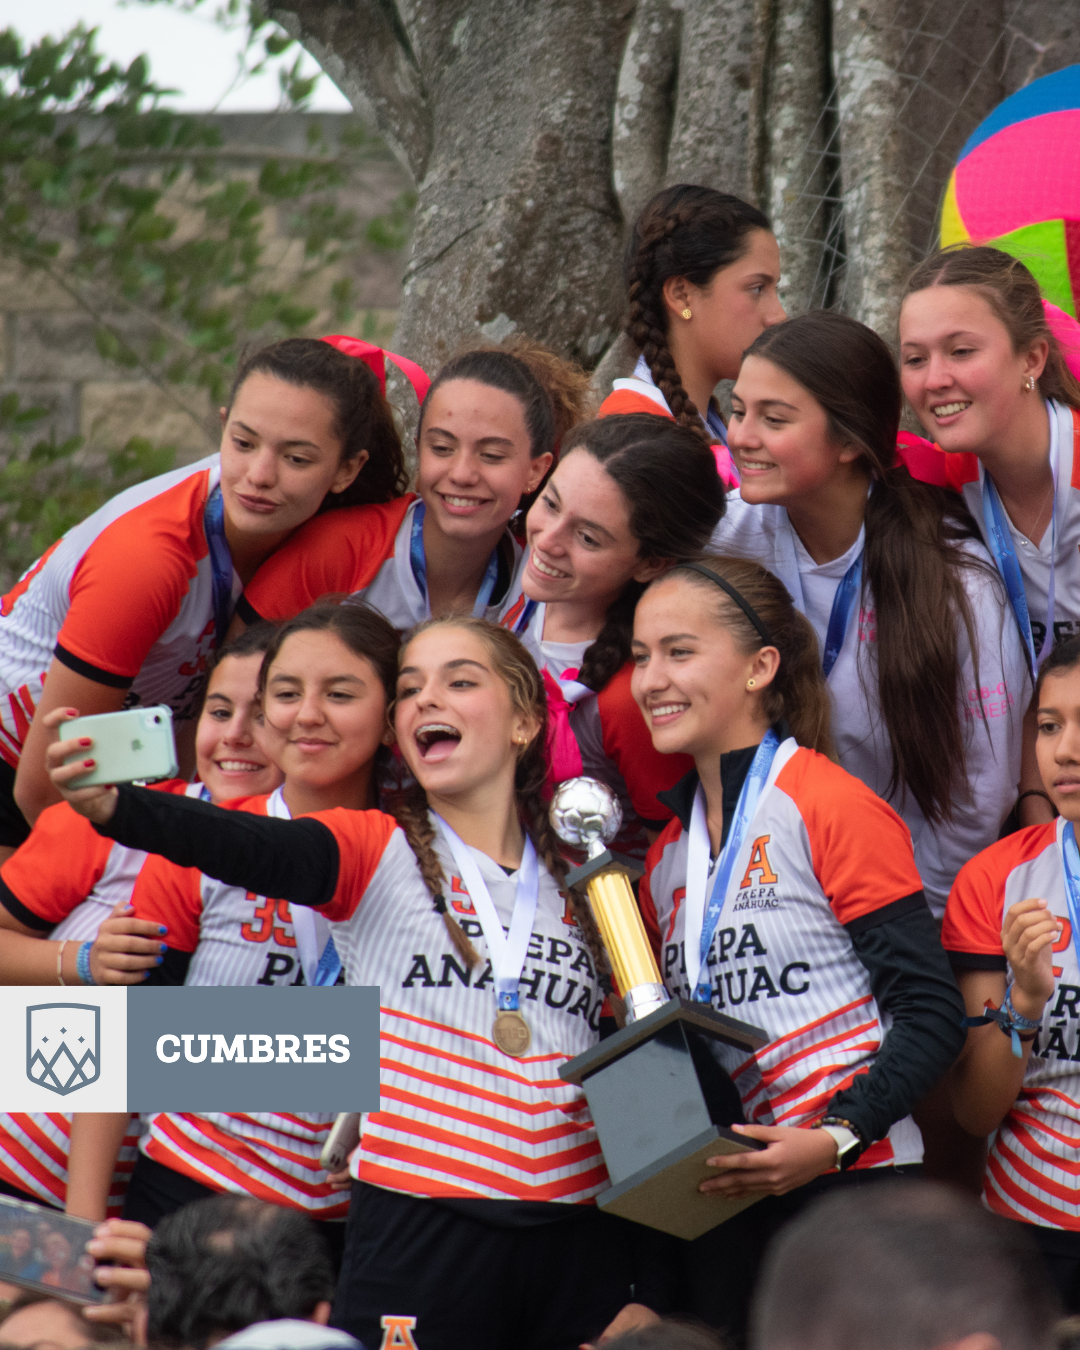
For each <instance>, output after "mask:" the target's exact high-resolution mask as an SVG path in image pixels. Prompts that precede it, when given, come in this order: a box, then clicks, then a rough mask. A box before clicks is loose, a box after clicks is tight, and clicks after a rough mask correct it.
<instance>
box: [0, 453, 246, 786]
mask: <svg viewBox="0 0 1080 1350" xmlns="http://www.w3.org/2000/svg"><path fill="white" fill-rule="evenodd" d="M220 476H221V469H220V465H219V460H218V456H217V455H211V456H209V457H208V458H206V459H203V460H200V461H199V462H198V463H196V464H189V465H186V466H185V467H184V468H182V469H176V470H174V471H173V472H172V473H167V474H162V475H161V476H160V477H158V478H152V479H150V481H149V482H146V483H138V484H136V485H135V486H134V487H131V488H128V489H127V491H125V492H121V493H119V494H118V495H117V496H115V497H114V498H113V499H112V501H109V502H106V503H105V505H104V506H102V507H101V508H100V509H99V510H97V511H95V512H94V513H93V515H91V516H88V517H87V519H86V520H84V521H82V523H81V524H79V525H75V526H73V527H72V528H71V529H70V530H68V532H67V534H65V535H64V536H63V538H62V539H59V540H58V541H57V542H56V543H55V544H54V545H53V546H52V547H51V548H50V549H48V550H47V552H45V553H44V554H43V555H42V556H41V557H40V558H39V559H38V560H37V562H35V563H34V564H33V566H32V567H30V568H29V569H28V570H27V572H26V573H25V574H24V575H23V576H22V577H21V578H20V580H19V581H18V582H17V583H16V585H15V586H14V587H13V588H12V589H11V590H10V591H9V592H8V593H7V595H5V596H4V597H3V599H2V600H0V755H3V757H4V759H6V760H7V762H8V763H9V764H11V765H13V766H14V765H17V764H18V762H19V755H20V754H21V753H22V746H23V741H24V740H25V738H26V734H27V731H28V730H29V727H30V721H31V719H32V718H33V715H34V710H35V708H36V707H37V704H38V700H39V699H40V697H41V691H42V688H43V687H44V681H45V676H46V674H47V673H48V670H49V666H50V665H51V664H52V660H53V657H54V656H56V657H57V658H58V659H59V660H61V661H62V662H63V663H64V664H65V665H67V666H68V667H69V668H70V669H72V670H74V671H75V672H76V673H77V674H80V675H85V676H86V677H87V678H89V679H92V680H95V681H97V682H98V683H101V684H106V685H112V686H115V687H116V688H120V689H126V690H127V691H128V694H127V705H128V706H129V707H130V706H135V705H137V704H142V705H150V704H157V703H165V704H168V706H169V707H170V708H171V709H172V710H173V715H174V717H176V718H178V719H184V718H190V717H192V716H194V712H195V705H196V703H197V701H198V697H199V694H200V691H201V689H202V683H203V679H204V676H205V671H206V663H207V658H208V656H209V654H210V651H211V649H212V648H213V644H214V600H213V577H212V573H211V565H210V556H209V550H208V547H207V542H206V533H205V526H204V512H205V508H206V502H207V498H208V497H209V495H210V493H211V492H212V491H213V490H214V488H215V487H216V486H217V484H218V481H219V479H220ZM240 589H241V583H240V579H239V577H237V576H236V575H235V574H234V575H233V597H234V598H235V597H237V596H239V594H240Z"/></svg>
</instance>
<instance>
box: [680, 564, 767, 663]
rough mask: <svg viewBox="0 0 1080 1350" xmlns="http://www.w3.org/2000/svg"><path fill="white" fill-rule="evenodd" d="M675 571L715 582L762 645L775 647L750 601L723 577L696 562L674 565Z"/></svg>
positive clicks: (763, 622)
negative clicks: (737, 607)
mask: <svg viewBox="0 0 1080 1350" xmlns="http://www.w3.org/2000/svg"><path fill="white" fill-rule="evenodd" d="M675 570H676V571H683V572H697V573H698V575H699V576H703V577H708V579H709V580H710V581H715V582H716V584H717V585H718V586H719V587H720V589H721V590H722V591H726V592H727V594H728V595H730V596H731V598H732V600H734V601H735V603H736V604H737V605H738V606H739V608H740V609H741V610H742V612H743V613H744V614H745V615H746V617H747V618H748V619H749V620H750V622H751V623H752V624H753V625H754V627H755V628H756V629H757V631H758V636H759V637H760V638H761V641H762V644H763V645H764V646H766V647H775V646H776V643H775V642H774V641H773V638H772V634H771V633H770V632H769V630H768V628H766V626H765V621H764V620H763V619H762V617H761V615H760V614H759V613H758V612H757V610H756V609H755V608H754V606H753V605H752V604H751V603H750V601H749V600H747V599H746V598H745V596H742V595H740V594H739V592H738V591H737V590H736V589H735V587H734V586H733V585H732V584H731V582H730V581H727V580H725V579H724V577H722V576H720V575H719V574H718V573H716V572H713V571H712V570H711V569H710V568H708V567H702V565H701V563H696V562H680V563H676V564H675Z"/></svg>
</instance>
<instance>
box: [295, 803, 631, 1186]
mask: <svg viewBox="0 0 1080 1350" xmlns="http://www.w3.org/2000/svg"><path fill="white" fill-rule="evenodd" d="M317 819H319V820H321V821H322V822H323V823H324V824H325V825H327V826H328V827H329V828H330V829H331V830H332V831H333V833H334V835H335V837H336V838H337V841H338V845H339V848H340V851H341V863H340V871H339V876H338V885H337V891H336V893H335V895H334V897H333V899H332V901H331V902H330V903H329V904H328V905H326V906H324V907H323V912H324V913H325V914H326V916H327V918H329V919H330V920H331V921H332V923H331V928H332V932H333V937H334V942H335V944H336V946H337V949H338V951H339V953H340V955H341V958H342V960H343V961H344V963H345V970H346V973H347V977H348V983H349V984H354V985H356V984H359V985H373V984H377V985H379V986H381V989H382V998H381V1006H382V1042H381V1090H382V1105H381V1109H380V1110H379V1111H376V1112H372V1113H371V1114H369V1115H367V1116H366V1117H365V1119H364V1122H363V1131H362V1137H361V1142H360V1146H359V1148H358V1149H357V1150H356V1151H355V1152H354V1154H353V1157H352V1161H351V1164H350V1166H351V1170H352V1174H353V1176H355V1177H358V1178H359V1179H360V1180H362V1181H366V1182H370V1183H372V1184H373V1185H376V1186H381V1187H384V1188H385V1189H387V1190H392V1191H399V1192H403V1193H406V1194H412V1195H419V1196H462V1197H464V1196H473V1197H486V1198H489V1199H496V1200H554V1201H561V1202H569V1203H574V1202H577V1203H582V1202H587V1201H590V1200H591V1199H592V1198H593V1197H594V1196H595V1195H596V1194H597V1192H598V1191H600V1190H602V1189H604V1187H605V1186H606V1185H607V1184H608V1178H607V1170H606V1168H605V1166H604V1161H603V1158H602V1156H601V1153H600V1145H599V1142H598V1140H597V1137H596V1130H595V1127H594V1125H593V1122H592V1119H591V1117H590V1115H589V1111H588V1107H587V1105H586V1101H585V1097H584V1094H583V1093H582V1091H581V1089H580V1088H578V1087H576V1086H574V1085H573V1084H571V1083H564V1082H563V1081H562V1079H561V1078H560V1077H559V1067H560V1065H562V1064H565V1063H566V1062H567V1060H570V1059H572V1058H573V1057H574V1056H575V1055H578V1054H580V1053H581V1052H582V1051H584V1050H586V1049H588V1048H589V1047H590V1046H592V1045H594V1044H595V1042H596V1039H597V1032H598V1028H599V1021H600V1010H601V1007H602V1004H603V994H602V992H601V990H600V988H599V986H598V984H597V980H596V976H595V973H594V969H593V963H592V959H591V957H590V955H589V951H588V948H587V947H586V945H585V942H584V940H583V938H582V936H581V932H580V930H579V928H578V925H577V923H576V921H575V920H574V918H573V915H572V913H571V911H570V907H569V902H568V901H567V900H566V898H565V897H564V896H563V895H562V894H561V893H560V891H559V888H558V886H557V885H556V883H555V881H554V879H553V878H552V877H551V875H550V874H549V873H548V872H547V870H546V869H545V868H544V867H543V865H542V864H541V867H540V895H539V903H538V906H537V912H536V919H535V922H534V924H533V933H532V939H531V941H530V943H529V947H528V951H527V954H526V958H525V964H524V968H523V970H522V973H521V982H520V986H519V991H520V999H521V1012H522V1014H523V1015H524V1017H525V1019H526V1020H527V1022H528V1024H529V1027H530V1030H531V1032H532V1044H531V1046H530V1047H529V1049H528V1050H527V1051H526V1053H525V1054H524V1055H522V1056H521V1057H520V1058H513V1057H511V1056H509V1055H507V1054H505V1053H504V1052H503V1051H502V1050H500V1049H499V1048H498V1046H497V1045H496V1044H495V1042H494V1041H493V1040H492V1035H491V1029H492V1023H493V1021H494V1018H495V1012H496V1007H495V995H494V991H493V981H492V973H491V962H490V960H489V958H488V953H487V947H486V944H485V942H484V937H483V930H482V927H481V924H480V922H479V920H478V918H477V916H476V912H475V910H474V907H473V903H472V900H471V898H470V896H469V893H468V889H467V887H466V886H465V885H464V884H463V882H462V880H461V878H460V877H459V876H458V875H457V869H456V867H455V865H454V861H453V857H452V856H451V854H450V852H449V850H448V849H447V848H446V847H445V845H444V844H443V842H442V839H441V837H440V836H438V835H437V836H436V844H435V849H436V852H437V854H438V857H439V861H440V862H441V864H442V867H443V873H444V875H445V876H446V877H447V878H448V879H449V880H448V883H447V887H446V895H445V898H446V901H447V903H448V905H449V907H450V909H451V911H452V912H453V913H454V915H455V917H456V918H457V919H458V920H459V922H460V923H461V926H462V928H463V929H464V930H465V932H466V934H467V936H468V937H469V938H470V940H471V941H472V942H473V944H474V946H475V947H476V950H477V952H478V954H479V956H480V963H479V965H477V966H475V967H473V968H472V969H471V970H470V969H469V967H468V966H467V965H466V963H465V961H464V960H463V958H462V957H461V955H460V954H459V953H458V951H457V950H456V948H455V947H454V945H453V942H452V941H451V939H450V935H449V933H448V932H447V929H446V926H445V924H444V923H443V920H442V918H441V917H440V915H439V914H438V913H437V912H436V911H435V908H434V903H433V901H432V897H431V894H430V893H429V891H428V889H427V886H426V885H425V884H424V881H423V878H422V876H421V874H420V869H419V867H418V865H417V861H416V857H415V855H414V854H413V852H412V849H411V848H410V847H409V844H408V842H407V840H406V838H405V835H404V833H403V831H402V830H401V829H399V828H398V827H397V825H396V823H395V821H394V820H393V819H392V818H391V817H390V816H387V815H384V814H383V813H381V812H379V811H345V810H338V811H328V812H321V813H319V815H318V816H317ZM472 852H473V856H474V858H475V859H476V864H477V866H478V867H479V869H480V872H481V875H482V876H483V878H484V880H485V882H486V883H487V887H488V890H489V892H490V894H491V899H492V901H493V903H494V905H495V908H496V910H497V912H498V915H499V919H500V921H501V923H502V926H503V928H504V929H508V928H509V925H510V920H511V915H512V913H513V905H514V896H515V890H516V885H517V873H514V874H513V875H512V876H507V875H506V873H505V872H503V870H502V868H500V867H499V866H498V865H497V864H496V863H494V862H493V861H492V860H491V859H490V858H488V857H487V856H486V855H485V854H483V853H480V852H479V851H478V850H476V849H473V850H472Z"/></svg>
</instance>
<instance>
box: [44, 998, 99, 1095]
mask: <svg viewBox="0 0 1080 1350" xmlns="http://www.w3.org/2000/svg"><path fill="white" fill-rule="evenodd" d="M100 1033H101V1010H100V1009H99V1008H96V1007H94V1006H93V1005H92V1004H86V1003H39V1004H37V1005H36V1006H35V1007H33V1008H27V1010H26V1076H27V1078H29V1079H30V1081H31V1083H37V1084H38V1086H39V1087H46V1088H48V1089H49V1091H50V1092H56V1093H59V1094H60V1096H61V1097H66V1096H67V1095H68V1093H69V1092H74V1091H75V1090H76V1089H77V1088H81V1087H86V1086H87V1085H88V1084H89V1083H96V1082H97V1080H98V1078H99V1077H100V1076H101V1062H100V1050H99V1040H100Z"/></svg>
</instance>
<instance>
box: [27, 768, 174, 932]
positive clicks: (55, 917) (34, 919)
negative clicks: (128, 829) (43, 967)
mask: <svg viewBox="0 0 1080 1350" xmlns="http://www.w3.org/2000/svg"><path fill="white" fill-rule="evenodd" d="M154 787H155V791H158V792H179V793H188V794H190V795H196V794H198V792H199V790H200V788H199V785H198V784H192V783H187V782H185V781H184V780H183V779H182V778H171V779H170V780H169V781H168V782H166V783H157V784H155V785H154ZM146 858H147V855H146V854H145V853H144V852H143V851H142V850H141V849H135V848H125V847H124V846H123V845H122V844H116V843H113V841H112V840H111V839H105V838H103V837H102V836H101V835H100V834H98V832H97V831H96V830H95V829H94V827H93V826H92V825H91V824H90V822H89V821H88V820H87V819H86V818H85V816H80V815H79V814H78V812H76V811H73V810H72V808H71V807H70V806H69V805H68V804H67V802H57V803H56V804H55V805H53V806H49V807H46V809H45V810H44V811H42V813H41V815H40V816H38V818H37V820H36V822H35V823H34V828H33V829H32V830H31V831H30V835H29V837H28V838H27V840H26V842H25V843H23V844H20V845H19V847H18V848H17V849H16V850H15V852H14V853H13V854H12V855H11V857H10V858H8V860H7V861H6V862H5V863H4V864H3V866H2V867H0V904H2V905H3V906H4V908H5V909H6V910H7V911H8V912H9V913H10V914H11V915H12V916H13V917H14V918H16V919H18V920H19V922H20V923H23V924H25V925H26V926H27V927H28V928H33V929H36V930H37V931H38V932H40V933H47V934H48V936H49V937H50V938H54V939H56V940H58V941H59V940H61V939H63V938H71V939H75V940H80V941H85V940H86V939H87V938H95V937H97V932H98V929H99V928H100V927H101V924H102V922H103V920H105V919H107V918H108V917H109V915H110V914H111V913H112V910H113V906H114V905H117V904H119V903H120V901H121V900H129V899H130V898H131V893H132V888H133V887H134V885H135V881H136V878H137V877H138V875H139V872H140V870H141V869H142V867H143V866H144V864H145V863H146Z"/></svg>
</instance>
